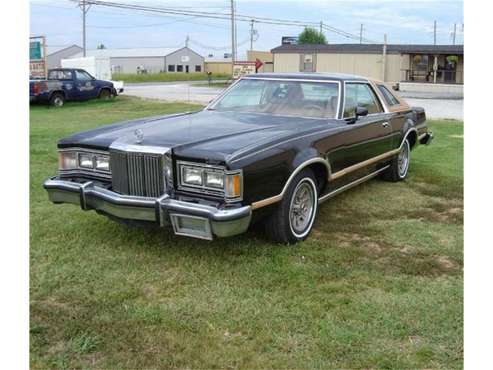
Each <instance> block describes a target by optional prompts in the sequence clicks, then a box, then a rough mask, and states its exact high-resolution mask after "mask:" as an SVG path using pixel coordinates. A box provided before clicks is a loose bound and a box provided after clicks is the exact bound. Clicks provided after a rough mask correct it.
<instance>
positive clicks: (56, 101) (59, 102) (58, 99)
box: [50, 92, 65, 108]
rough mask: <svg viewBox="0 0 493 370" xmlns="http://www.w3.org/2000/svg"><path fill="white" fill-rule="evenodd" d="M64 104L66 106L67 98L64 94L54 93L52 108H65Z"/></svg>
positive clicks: (51, 102)
mask: <svg viewBox="0 0 493 370" xmlns="http://www.w3.org/2000/svg"><path fill="white" fill-rule="evenodd" d="M64 104H65V97H64V96H63V94H61V93H57V92H56V93H53V95H52V96H51V98H50V105H51V106H52V107H56V108H59V107H63V105H64Z"/></svg>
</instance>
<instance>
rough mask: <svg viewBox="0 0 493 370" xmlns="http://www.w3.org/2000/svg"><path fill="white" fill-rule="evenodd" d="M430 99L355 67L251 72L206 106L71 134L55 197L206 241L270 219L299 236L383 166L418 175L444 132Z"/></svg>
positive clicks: (388, 174)
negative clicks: (422, 148) (436, 131)
mask: <svg viewBox="0 0 493 370" xmlns="http://www.w3.org/2000/svg"><path fill="white" fill-rule="evenodd" d="M432 137H433V136H432V134H431V133H430V132H429V131H428V129H427V126H426V123H425V113H424V111H423V109H421V108H410V107H409V106H408V105H407V104H406V103H405V102H404V101H402V99H401V98H399V97H398V96H397V95H396V94H395V93H394V91H392V89H389V88H388V87H387V86H386V85H384V84H383V83H380V82H377V81H370V80H368V79H366V78H362V77H358V76H351V75H336V74H324V73H322V74H320V73H310V74H303V73H296V74H281V73H275V74H274V73H270V74H267V73H264V74H254V75H248V76H245V77H243V78H241V79H240V80H238V81H237V82H236V83H234V84H233V85H232V86H231V87H230V88H229V89H227V90H226V91H225V92H224V93H223V94H222V95H220V96H219V97H218V98H217V99H215V100H214V101H213V102H211V103H210V104H209V105H208V106H207V107H206V108H204V109H203V110H201V111H198V112H191V113H190V112H187V113H182V114H175V115H169V116H163V117H152V118H147V119H140V120H135V121H130V122H124V123H120V124H114V125H109V126H103V127H101V128H98V129H96V130H92V131H88V132H83V133H78V134H75V135H73V136H70V137H67V138H64V139H62V140H60V141H59V143H58V149H59V156H60V157H59V158H60V169H59V173H58V175H57V176H55V177H53V178H51V179H49V180H47V181H46V182H45V183H44V187H45V189H46V190H47V191H48V194H49V197H50V199H51V201H52V202H54V203H74V204H77V205H80V207H81V208H82V209H83V210H96V211H97V212H98V213H101V214H104V215H107V216H110V217H111V218H114V219H117V220H122V221H125V222H128V223H135V222H139V223H141V222H144V223H154V224H157V225H161V226H166V225H169V224H170V225H172V227H173V230H174V232H175V234H177V235H185V236H191V237H197V238H203V239H213V238H214V237H226V236H231V235H236V234H240V233H243V232H245V231H246V230H247V229H248V227H249V225H250V224H251V223H252V222H255V221H257V220H264V221H265V222H264V224H265V226H266V230H267V232H268V234H269V235H270V236H271V237H272V238H273V240H275V241H277V242H281V243H295V242H298V241H301V240H304V239H305V238H306V237H307V236H308V235H309V233H310V230H311V229H312V226H313V222H314V220H315V217H316V215H317V210H318V207H319V205H320V203H322V202H323V201H325V200H327V199H329V198H331V197H333V196H335V195H336V194H339V193H340V192H342V191H344V190H346V189H349V188H350V187H352V186H354V185H357V184H360V183H362V182H364V181H366V180H368V179H370V178H372V177H375V176H377V175H381V176H382V177H383V178H385V179H387V180H390V181H400V180H403V179H405V178H406V176H407V173H408V168H409V164H410V160H411V156H410V153H411V150H412V149H414V148H415V147H416V146H418V144H428V143H429V142H430V141H431V139H432Z"/></svg>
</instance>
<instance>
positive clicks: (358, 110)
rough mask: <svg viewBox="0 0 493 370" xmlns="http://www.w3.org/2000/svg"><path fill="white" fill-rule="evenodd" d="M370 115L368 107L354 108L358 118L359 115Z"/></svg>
mask: <svg viewBox="0 0 493 370" xmlns="http://www.w3.org/2000/svg"><path fill="white" fill-rule="evenodd" d="M366 115H368V109H366V108H365V107H356V109H355V110H354V116H355V117H356V119H358V117H364V116H366Z"/></svg>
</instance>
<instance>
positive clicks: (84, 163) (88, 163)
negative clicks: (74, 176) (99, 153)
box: [79, 153, 94, 169]
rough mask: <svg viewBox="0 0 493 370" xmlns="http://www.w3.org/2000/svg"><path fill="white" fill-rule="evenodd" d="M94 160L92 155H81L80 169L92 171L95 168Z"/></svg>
mask: <svg viewBox="0 0 493 370" xmlns="http://www.w3.org/2000/svg"><path fill="white" fill-rule="evenodd" d="M92 158H93V155H92V154H86V153H79V167H82V168H90V169H92V168H93V167H94V163H93V161H92Z"/></svg>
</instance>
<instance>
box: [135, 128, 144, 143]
mask: <svg viewBox="0 0 493 370" xmlns="http://www.w3.org/2000/svg"><path fill="white" fill-rule="evenodd" d="M134 135H135V142H136V143H137V144H140V143H142V141H144V131H142V130H141V129H140V128H138V129H137V130H135V131H134Z"/></svg>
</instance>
